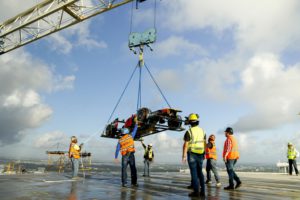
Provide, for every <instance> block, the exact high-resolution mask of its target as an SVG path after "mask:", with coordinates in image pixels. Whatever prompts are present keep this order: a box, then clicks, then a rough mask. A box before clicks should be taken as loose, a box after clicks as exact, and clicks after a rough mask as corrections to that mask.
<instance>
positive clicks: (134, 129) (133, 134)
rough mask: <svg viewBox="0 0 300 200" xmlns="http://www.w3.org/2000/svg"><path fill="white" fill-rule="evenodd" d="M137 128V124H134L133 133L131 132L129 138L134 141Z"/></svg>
mask: <svg viewBox="0 0 300 200" xmlns="http://www.w3.org/2000/svg"><path fill="white" fill-rule="evenodd" d="M137 128H138V125H137V123H136V124H135V125H134V128H133V131H132V134H131V136H132V138H133V139H134V137H135V135H136V132H137Z"/></svg>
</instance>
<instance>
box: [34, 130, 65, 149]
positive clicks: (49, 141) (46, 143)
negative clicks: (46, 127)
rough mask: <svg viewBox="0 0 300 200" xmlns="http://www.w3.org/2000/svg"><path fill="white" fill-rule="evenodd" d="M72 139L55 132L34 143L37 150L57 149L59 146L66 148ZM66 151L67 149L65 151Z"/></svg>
mask: <svg viewBox="0 0 300 200" xmlns="http://www.w3.org/2000/svg"><path fill="white" fill-rule="evenodd" d="M69 140H70V138H69V137H68V136H67V135H66V134H65V133H63V132H61V131H53V132H49V133H45V134H44V135H42V136H40V137H38V138H37V139H36V140H35V141H34V146H35V147H36V148H43V149H45V148H57V147H59V146H63V147H66V146H67V145H68V143H69V142H70V141H69ZM64 150H65V149H64Z"/></svg>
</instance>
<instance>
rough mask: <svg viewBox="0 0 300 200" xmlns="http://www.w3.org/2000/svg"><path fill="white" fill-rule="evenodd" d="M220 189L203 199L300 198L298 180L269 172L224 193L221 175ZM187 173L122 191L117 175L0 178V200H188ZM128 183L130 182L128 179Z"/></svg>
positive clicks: (247, 176) (155, 176) (244, 176)
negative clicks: (75, 177) (76, 177)
mask: <svg viewBox="0 0 300 200" xmlns="http://www.w3.org/2000/svg"><path fill="white" fill-rule="evenodd" d="M220 174H221V182H222V184H223V185H222V187H221V188H217V187H215V186H214V183H213V184H212V185H211V186H210V187H206V198H205V199H211V200H219V199H278V200H279V199H280V200H282V199H300V177H298V176H288V175H283V174H272V173H238V175H239V176H240V178H241V180H242V182H243V184H242V187H241V188H239V189H237V190H235V191H225V190H224V189H223V187H224V186H227V183H228V179H227V175H226V173H225V172H221V173H220ZM189 182H190V176H189V174H180V173H152V176H151V177H150V178H144V177H139V178H138V184H139V187H137V188H135V187H130V185H129V187H128V188H122V187H121V183H120V173H119V172H116V173H99V174H93V175H87V176H86V178H85V179H84V178H81V179H80V180H77V181H72V180H70V177H69V175H68V174H57V173H49V174H44V175H1V176H0V199H1V200H6V199H7V200H11V199H17V200H27V199H37V200H40V199H46V200H47V199H68V200H81V199H91V200H92V199H105V200H106V199H122V200H137V199H141V200H156V199H157V200H160V199H172V200H183V199H190V198H189V197H188V193H189V192H191V190H189V189H187V188H186V186H187V185H188V184H189ZM129 183H130V180H129Z"/></svg>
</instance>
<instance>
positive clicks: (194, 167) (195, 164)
mask: <svg viewBox="0 0 300 200" xmlns="http://www.w3.org/2000/svg"><path fill="white" fill-rule="evenodd" d="M203 160H204V153H203V154H197V153H190V156H189V159H188V162H189V165H190V168H191V175H192V183H193V188H194V192H199V179H200V186H201V193H205V184H204V175H203V172H202V165H203Z"/></svg>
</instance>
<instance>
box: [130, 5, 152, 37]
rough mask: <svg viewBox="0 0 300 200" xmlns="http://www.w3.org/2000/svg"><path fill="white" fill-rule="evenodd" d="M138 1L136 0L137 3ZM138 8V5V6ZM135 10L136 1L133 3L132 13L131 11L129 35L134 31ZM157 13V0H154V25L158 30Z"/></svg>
mask: <svg viewBox="0 0 300 200" xmlns="http://www.w3.org/2000/svg"><path fill="white" fill-rule="evenodd" d="M137 3H138V0H136V4H137ZM136 9H138V7H137V6H136ZM133 10H134V1H132V3H131V13H130V26H129V35H130V34H131V33H132V27H133ZM156 15H157V0H154V5H153V27H154V29H155V30H156Z"/></svg>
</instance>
